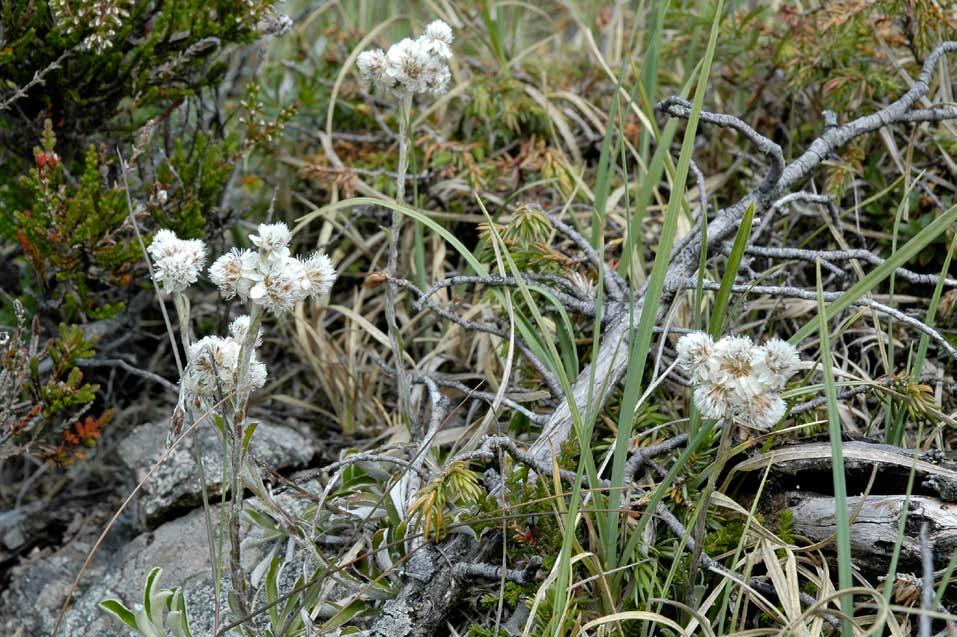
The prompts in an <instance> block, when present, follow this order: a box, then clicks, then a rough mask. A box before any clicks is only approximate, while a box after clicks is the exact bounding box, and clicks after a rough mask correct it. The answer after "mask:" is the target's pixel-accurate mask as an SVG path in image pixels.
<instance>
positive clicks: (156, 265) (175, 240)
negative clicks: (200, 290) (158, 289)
mask: <svg viewBox="0 0 957 637" xmlns="http://www.w3.org/2000/svg"><path fill="white" fill-rule="evenodd" d="M146 251H147V252H149V253H150V256H151V257H153V269H154V278H155V279H156V283H158V284H159V285H160V286H162V288H163V289H164V290H165V291H166V292H168V293H171V294H172V293H174V292H182V291H183V290H185V289H186V288H187V287H189V286H190V285H192V284H193V283H196V279H198V278H199V273H200V272H201V271H202V270H203V265H204V264H205V263H206V244H205V243H203V242H202V241H201V240H200V239H180V238H179V237H177V236H176V233H175V232H173V231H172V230H160V231H159V232H157V233H156V234H155V235H154V236H153V242H152V243H150V246H149V247H148V248H147V249H146Z"/></svg>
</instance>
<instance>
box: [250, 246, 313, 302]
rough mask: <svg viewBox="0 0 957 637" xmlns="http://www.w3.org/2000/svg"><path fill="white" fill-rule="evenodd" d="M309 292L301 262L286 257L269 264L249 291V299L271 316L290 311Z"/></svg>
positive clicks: (307, 281)
mask: <svg viewBox="0 0 957 637" xmlns="http://www.w3.org/2000/svg"><path fill="white" fill-rule="evenodd" d="M311 290H312V283H310V282H309V279H308V277H307V276H306V269H305V267H304V266H303V264H302V262H301V261H299V259H294V258H292V257H287V258H286V259H283V260H282V261H279V262H275V263H272V264H269V266H268V268H267V269H266V270H265V272H263V277H262V280H261V281H258V282H257V283H256V284H255V285H253V286H252V288H251V289H250V290H249V298H250V299H252V300H253V302H254V303H256V304H258V305H262V306H263V307H265V308H266V309H267V310H269V311H270V312H271V313H272V314H275V315H279V314H285V313H286V312H289V311H291V310H292V309H293V308H294V307H295V306H296V303H298V302H300V301H302V300H304V299H305V298H306V297H307V296H309V292H310V291H311Z"/></svg>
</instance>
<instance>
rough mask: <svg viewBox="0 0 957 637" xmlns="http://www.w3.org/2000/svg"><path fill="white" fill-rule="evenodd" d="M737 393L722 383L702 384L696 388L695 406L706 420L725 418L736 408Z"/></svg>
mask: <svg viewBox="0 0 957 637" xmlns="http://www.w3.org/2000/svg"><path fill="white" fill-rule="evenodd" d="M735 399H736V398H735V393H734V391H733V390H732V389H731V388H730V387H727V386H725V385H722V384H720V383H702V384H700V385H698V386H697V387H696V388H695V392H694V404H695V406H696V407H697V408H698V411H700V412H701V415H702V416H704V417H705V418H723V417H725V416H727V415H728V413H729V412H730V411H731V410H732V409H733V408H734V406H735V404H736V403H735Z"/></svg>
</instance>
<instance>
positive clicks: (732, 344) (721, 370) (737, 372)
mask: <svg viewBox="0 0 957 637" xmlns="http://www.w3.org/2000/svg"><path fill="white" fill-rule="evenodd" d="M753 357H754V345H753V344H752V343H751V339H750V338H748V337H747V336H724V337H722V338H721V339H720V340H719V341H718V342H717V343H715V344H714V347H713V348H712V350H711V356H709V357H708V361H707V365H708V373H709V374H711V375H712V377H713V378H715V379H716V380H717V381H718V382H720V383H722V384H724V385H727V386H729V387H730V386H733V385H734V384H735V383H737V382H738V381H739V380H740V379H742V378H745V377H747V376H750V375H751V372H752V362H751V361H752V358H753Z"/></svg>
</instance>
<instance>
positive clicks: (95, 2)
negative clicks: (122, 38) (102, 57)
mask: <svg viewBox="0 0 957 637" xmlns="http://www.w3.org/2000/svg"><path fill="white" fill-rule="evenodd" d="M128 5H129V0H52V1H51V2H50V8H51V9H52V10H53V18H54V20H56V23H57V26H58V27H59V28H60V29H61V30H62V31H63V32H65V33H66V34H68V35H69V34H72V33H73V32H75V31H80V30H87V29H92V33H90V34H89V35H88V36H87V37H86V38H85V39H84V40H83V42H82V44H81V46H82V47H83V48H84V49H87V50H90V51H95V52H96V53H102V52H103V51H105V50H107V49H109V48H111V47H112V46H113V40H114V38H116V32H117V30H118V29H119V28H120V27H121V26H123V20H124V19H126V18H128V17H129V16H130V12H129V9H128Z"/></svg>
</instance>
